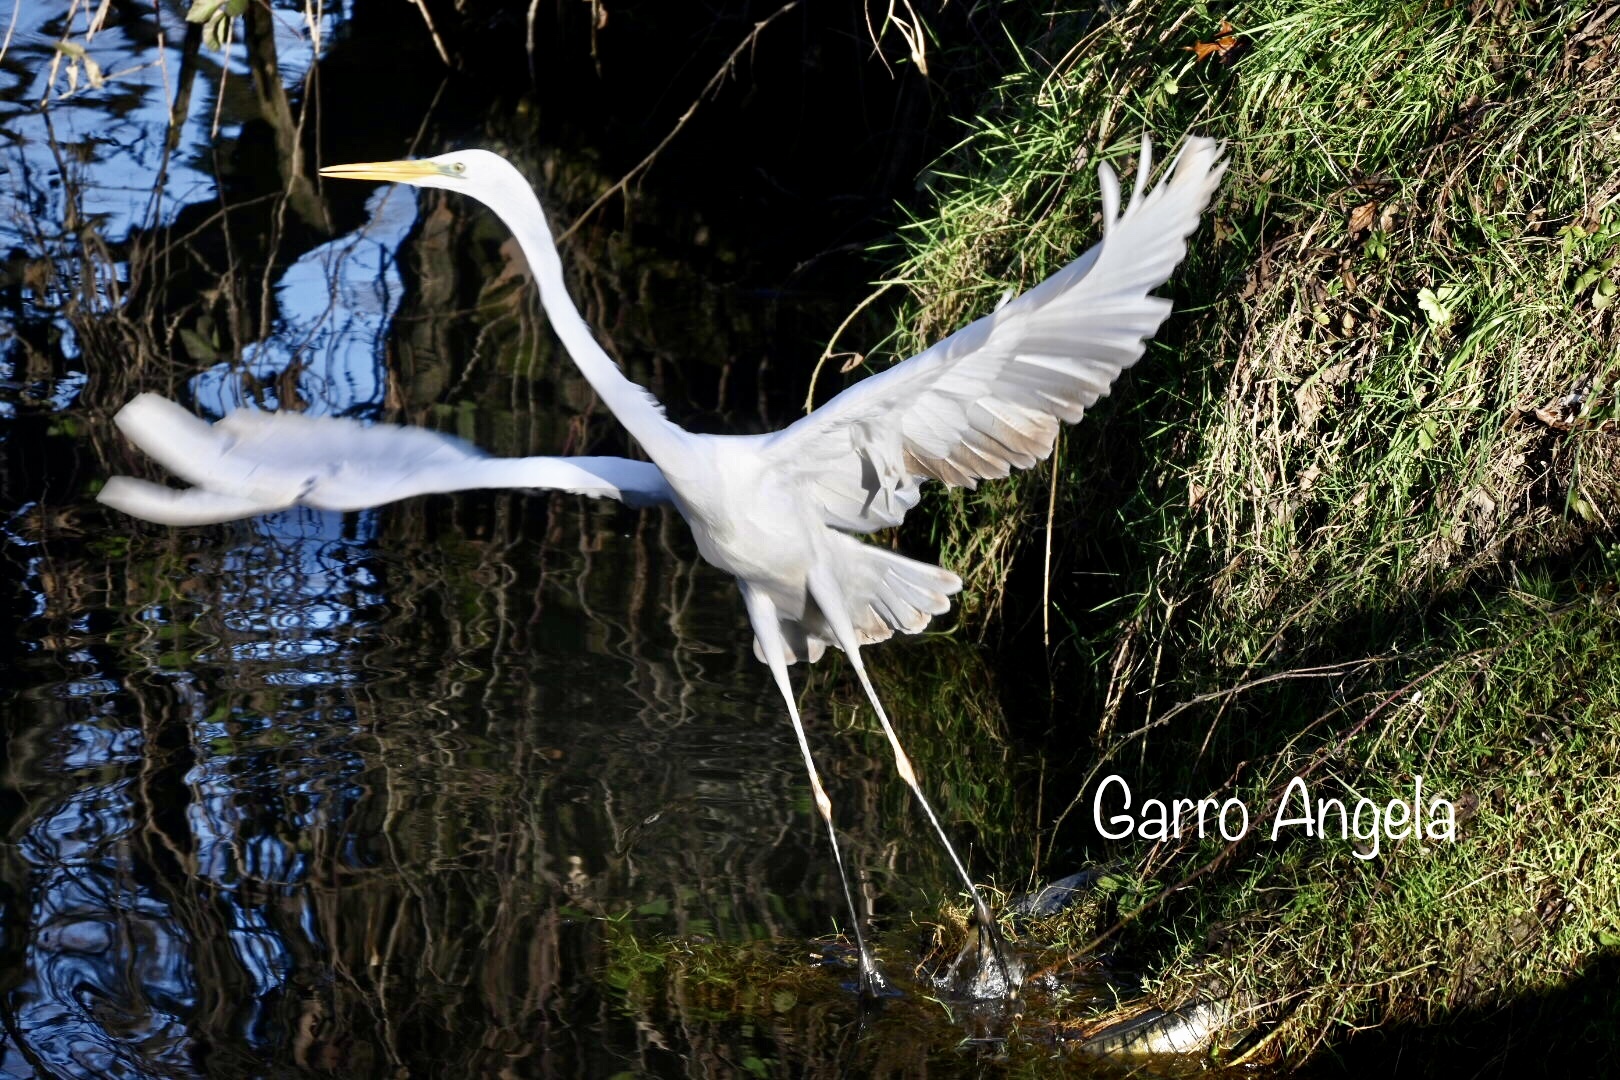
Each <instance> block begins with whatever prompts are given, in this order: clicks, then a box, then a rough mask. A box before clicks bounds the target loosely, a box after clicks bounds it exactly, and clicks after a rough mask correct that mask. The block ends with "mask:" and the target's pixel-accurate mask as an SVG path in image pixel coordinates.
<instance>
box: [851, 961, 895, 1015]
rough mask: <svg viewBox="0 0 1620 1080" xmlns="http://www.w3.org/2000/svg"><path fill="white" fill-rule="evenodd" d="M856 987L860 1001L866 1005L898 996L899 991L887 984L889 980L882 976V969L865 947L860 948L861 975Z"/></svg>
mask: <svg viewBox="0 0 1620 1080" xmlns="http://www.w3.org/2000/svg"><path fill="white" fill-rule="evenodd" d="M857 989H858V990H859V991H860V995H861V1002H862V1003H863V1004H866V1005H871V1004H875V1003H876V1002H878V1001H881V1000H883V999H884V998H887V997H897V996H899V991H897V990H895V989H894V988H893V987H892V986H890V985H889V980H888V979H885V978H884V977H883V969H882V968H880V967H878V965H877V961H876V960H874V959H872V956H871V954H870V953H868V952H867V951H866V950H865V949H862V950H861V976H860V981H859V982H858V984H857Z"/></svg>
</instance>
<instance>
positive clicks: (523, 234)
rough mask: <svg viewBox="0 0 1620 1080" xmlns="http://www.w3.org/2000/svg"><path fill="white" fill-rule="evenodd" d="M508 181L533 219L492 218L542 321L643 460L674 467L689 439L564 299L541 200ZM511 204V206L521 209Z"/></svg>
mask: <svg viewBox="0 0 1620 1080" xmlns="http://www.w3.org/2000/svg"><path fill="white" fill-rule="evenodd" d="M513 177H514V178H515V184H514V185H513V187H514V188H515V190H514V191H513V192H512V195H513V196H515V197H516V200H527V201H528V203H529V204H530V205H532V206H533V208H534V212H533V214H531V215H527V219H526V220H523V221H513V220H510V219H507V218H506V215H505V214H504V213H502V212H501V210H499V209H498V208H497V209H495V212H496V213H497V214H498V215H500V216H501V217H502V219H503V220H506V224H507V227H508V228H510V229H511V230H512V233H513V235H514V236H516V237H517V241H518V245H519V246H520V247H522V248H523V254H524V257H526V258H527V259H528V260H529V269H530V270H531V271H532V272H533V274H534V280H535V284H537V285H538V286H539V287H540V303H541V306H543V307H544V308H545V309H546V317H547V318H548V319H549V320H551V328H552V329H553V330H555V331H556V333H557V337H559V338H560V339H562V343H563V348H565V349H567V350H568V355H569V356H571V357H573V359H574V364H575V366H577V367H578V368H579V370H580V373H581V374H583V375H584V376H585V379H586V381H588V382H589V383H590V384H591V388H592V389H593V390H595V391H596V393H597V396H598V397H600V398H601V399H602V403H603V404H605V405H606V406H607V407H608V410H609V411H610V412H612V413H613V415H614V416H616V417H618V419H619V423H621V424H623V425H624V426H625V429H626V430H628V431H629V432H630V434H631V436H632V437H634V438H635V440H636V441H637V442H639V443H640V444H641V446H642V449H644V450H646V451H647V456H648V457H650V458H652V459H653V461H654V462H656V463H657V464H658V465H660V466H662V467H663V468H664V469H665V471H666V472H667V471H668V470H669V469H670V468H671V467H672V466H674V465H675V464H676V463H677V462H679V460H680V453H679V450H680V447H681V446H682V445H683V443H684V441H685V440H686V439H687V438H688V435H687V433H686V432H685V431H684V430H683V429H682V428H680V427H678V426H677V425H675V424H673V423H671V422H670V421H669V419H668V418H666V417H665V416H664V414H663V411H662V410H661V409H660V408H659V406H658V402H657V401H656V399H654V398H653V396H652V394H651V393H649V392H648V391H647V390H646V388H644V387H641V386H637V385H636V384H635V383H633V382H631V381H630V380H629V379H628V378H626V377H625V374H624V372H623V371H621V370H620V369H619V365H618V364H616V363H614V362H613V358H612V357H610V356H609V355H608V354H607V353H606V352H605V351H603V349H602V346H601V345H599V344H597V342H596V338H595V336H594V335H592V333H591V328H590V327H589V326H588V325H587V324H586V322H585V320H584V318H582V317H581V316H580V314H579V310H578V309H577V308H575V307H574V302H573V300H571V299H570V298H569V296H568V289H567V287H566V285H565V284H564V281H563V268H562V260H561V259H560V258H558V256H557V245H556V244H555V243H554V242H553V241H552V238H551V229H550V228H549V227H548V226H547V224H546V216H545V212H544V210H542V209H541V207H540V200H539V199H538V198H536V197H535V194H534V190H533V189H532V188H530V187H529V185H528V182H527V181H525V180H523V179H522V178H521V174H519V173H518V172H517V170H515V169H514V170H513ZM516 200H515V201H514V205H517V206H522V205H524V203H523V202H522V201H516Z"/></svg>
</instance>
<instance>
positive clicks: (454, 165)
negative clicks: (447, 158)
mask: <svg viewBox="0 0 1620 1080" xmlns="http://www.w3.org/2000/svg"><path fill="white" fill-rule="evenodd" d="M450 171H451V172H453V173H455V174H456V175H457V176H460V175H461V174H462V173H464V172H466V171H467V165H466V163H465V162H461V161H452V162H451V163H450Z"/></svg>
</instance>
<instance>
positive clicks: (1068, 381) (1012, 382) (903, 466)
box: [767, 138, 1226, 532]
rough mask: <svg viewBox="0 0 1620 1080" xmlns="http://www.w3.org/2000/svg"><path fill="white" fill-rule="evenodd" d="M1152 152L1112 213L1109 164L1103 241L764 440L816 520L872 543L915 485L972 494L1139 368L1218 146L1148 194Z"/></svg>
mask: <svg viewBox="0 0 1620 1080" xmlns="http://www.w3.org/2000/svg"><path fill="white" fill-rule="evenodd" d="M1149 166H1150V153H1149V146H1148V142H1147V140H1146V139H1144V140H1143V145H1142V159H1141V166H1140V168H1139V170H1138V175H1137V182H1136V188H1135V190H1134V191H1133V192H1132V194H1131V201H1130V204H1129V205H1128V206H1127V207H1126V208H1125V212H1124V213H1123V214H1121V213H1120V212H1119V202H1120V191H1119V181H1118V179H1117V178H1116V177H1115V176H1114V173H1113V170H1112V169H1110V168H1109V167H1108V166H1107V165H1106V164H1105V165H1102V166H1101V167H1099V169H1098V174H1099V176H1100V179H1101V182H1102V202H1103V228H1104V235H1103V239H1102V241H1101V242H1099V243H1098V244H1097V245H1095V246H1094V247H1092V248H1091V249H1090V250H1089V251H1087V252H1086V253H1085V254H1084V255H1081V256H1080V257H1079V258H1078V259H1076V260H1075V261H1074V262H1072V263H1070V264H1069V265H1068V266H1066V267H1064V268H1063V269H1062V270H1059V271H1058V272H1057V273H1056V274H1054V275H1053V276H1052V277H1050V278H1048V279H1047V280H1046V281H1043V282H1042V283H1041V284H1039V285H1037V286H1035V287H1034V288H1032V289H1030V290H1029V291H1028V292H1026V293H1024V294H1023V295H1022V296H1020V297H1018V298H1017V299H1015V300H1012V301H1011V302H1009V303H1006V304H1004V305H1002V306H1001V307H1000V308H999V309H998V310H996V311H995V312H994V313H992V314H990V315H986V316H985V317H984V318H982V319H979V320H978V321H976V322H973V323H971V324H969V325H968V326H966V327H964V328H963V329H961V330H958V331H957V332H956V333H954V334H952V335H951V336H950V337H947V338H945V339H944V340H943V341H941V342H939V343H938V344H936V345H934V346H933V347H932V348H930V349H928V350H926V351H924V352H922V353H919V354H918V355H916V356H914V357H912V358H911V359H909V360H906V361H904V362H903V363H900V364H896V365H895V366H894V367H892V368H890V369H888V370H887V371H884V372H882V373H880V374H878V375H874V376H872V377H870V378H868V379H864V380H862V381H861V382H859V383H856V384H855V385H854V386H852V387H850V388H849V389H847V390H845V391H844V392H843V393H841V394H839V395H838V396H837V397H835V398H833V399H832V400H831V401H829V402H828V403H827V404H826V405H824V406H822V407H821V408H819V409H817V410H816V411H815V412H813V413H811V414H810V415H809V416H807V417H805V418H803V419H802V420H799V421H798V422H797V423H795V424H793V425H792V426H791V427H788V428H786V429H784V430H783V431H781V432H779V433H778V434H777V435H775V436H774V437H772V439H771V441H770V443H769V445H768V447H767V453H770V454H772V455H773V456H774V457H775V459H776V460H777V461H779V462H781V463H783V464H784V465H786V466H788V467H789V468H793V469H796V470H797V471H798V473H799V475H801V476H802V477H803V478H804V479H805V480H806V481H807V482H808V483H809V485H810V488H811V490H812V491H814V492H815V494H816V496H817V497H818V499H819V500H820V502H821V506H822V511H823V515H824V520H825V521H826V522H827V524H829V525H832V526H834V527H837V528H840V529H848V530H851V531H856V532H869V531H872V530H874V529H880V528H884V527H886V526H890V525H895V524H898V523H899V522H900V519H901V518H903V517H904V516H905V513H906V511H908V510H910V509H911V507H912V506H914V505H916V502H917V498H918V493H917V484H918V482H919V481H922V480H926V479H934V480H942V481H944V482H945V483H947V484H955V485H962V486H967V487H972V486H973V485H974V484H976V483H977V482H978V481H979V480H983V479H989V478H992V477H1001V476H1006V475H1007V473H1008V471H1009V470H1011V469H1014V468H1019V469H1026V468H1029V467H1030V466H1031V465H1034V464H1035V463H1036V462H1037V461H1039V460H1041V459H1042V458H1045V457H1046V456H1047V455H1048V454H1050V453H1051V452H1052V444H1053V441H1054V440H1055V439H1056V437H1057V432H1058V424H1059V422H1067V423H1074V422H1075V421H1077V420H1079V419H1080V417H1081V415H1082V414H1083V413H1084V412H1085V410H1086V409H1087V408H1089V407H1090V406H1091V405H1092V404H1093V403H1094V402H1096V400H1097V399H1098V398H1100V397H1102V396H1103V395H1104V394H1106V393H1108V390H1109V387H1110V386H1111V385H1112V383H1113V381H1114V379H1115V378H1116V377H1117V376H1118V375H1119V373H1120V372H1121V371H1123V370H1124V369H1125V368H1127V367H1129V366H1130V365H1131V364H1133V363H1135V362H1136V361H1137V359H1138V358H1140V357H1141V355H1142V351H1143V348H1144V345H1143V342H1144V340H1145V339H1146V338H1148V337H1151V336H1152V335H1153V333H1154V332H1155V331H1157V330H1158V328H1159V324H1160V323H1162V322H1163V321H1164V319H1165V317H1166V316H1167V315H1169V313H1170V302H1169V301H1168V300H1165V299H1162V298H1160V297H1156V296H1152V295H1150V291H1151V290H1152V289H1154V288H1157V287H1158V286H1159V285H1161V284H1163V283H1164V281H1165V280H1166V279H1168V278H1169V276H1170V274H1171V272H1172V271H1173V270H1174V269H1175V267H1176V264H1177V263H1179V262H1180V261H1181V259H1182V258H1183V256H1185V255H1186V252H1187V237H1188V236H1190V235H1191V234H1192V233H1193V231H1194V230H1195V229H1197V227H1198V220H1199V217H1200V216H1201V215H1202V214H1203V211H1204V207H1205V206H1206V205H1207V204H1208V202H1209V200H1210V197H1211V196H1212V195H1213V194H1214V192H1215V189H1216V187H1217V185H1218V184H1219V183H1220V178H1221V174H1222V173H1223V172H1224V171H1225V169H1226V165H1225V162H1224V161H1222V160H1221V147H1220V145H1219V144H1218V143H1216V142H1215V141H1213V140H1211V139H1201V138H1192V139H1189V140H1188V141H1187V145H1186V146H1185V147H1184V148H1183V150H1182V152H1181V154H1180V155H1179V157H1178V158H1177V159H1176V162H1175V163H1174V164H1173V165H1172V167H1171V169H1170V170H1169V171H1168V173H1167V175H1166V177H1165V178H1164V179H1163V180H1161V181H1160V182H1159V185H1158V186H1157V187H1155V188H1153V189H1152V191H1151V192H1147V185H1146V179H1147V175H1148V171H1149Z"/></svg>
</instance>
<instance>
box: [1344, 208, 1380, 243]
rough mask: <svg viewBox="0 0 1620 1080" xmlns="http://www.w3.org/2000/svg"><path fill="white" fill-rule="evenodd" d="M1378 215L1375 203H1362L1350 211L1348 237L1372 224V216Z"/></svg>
mask: <svg viewBox="0 0 1620 1080" xmlns="http://www.w3.org/2000/svg"><path fill="white" fill-rule="evenodd" d="M1377 213H1378V204H1377V203H1376V202H1364V203H1362V204H1361V205H1360V206H1358V207H1356V208H1355V209H1354V210H1352V211H1350V235H1351V236H1354V235H1356V233H1358V232H1363V231H1365V230H1366V229H1367V227H1368V226H1370V225H1371V224H1372V223H1373V215H1375V214H1377Z"/></svg>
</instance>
